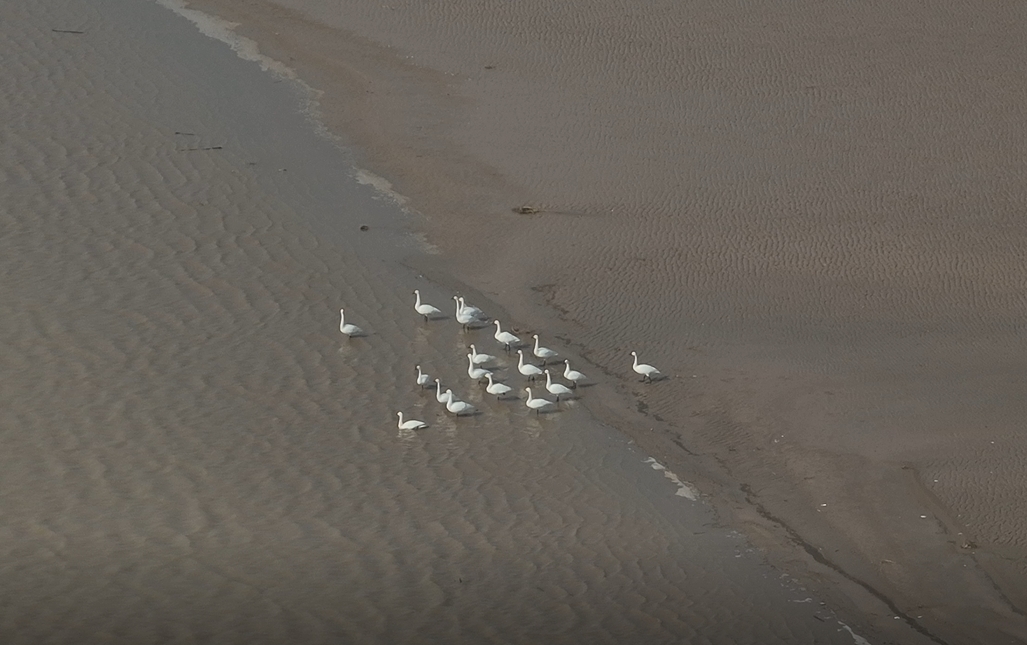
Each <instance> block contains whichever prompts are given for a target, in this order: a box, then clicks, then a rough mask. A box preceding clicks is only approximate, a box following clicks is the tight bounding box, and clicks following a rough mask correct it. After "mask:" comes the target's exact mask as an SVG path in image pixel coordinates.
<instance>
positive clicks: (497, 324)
mask: <svg viewBox="0 0 1027 645" xmlns="http://www.w3.org/2000/svg"><path fill="white" fill-rule="evenodd" d="M492 322H494V323H496V329H499V321H498V320H493V321H492Z"/></svg>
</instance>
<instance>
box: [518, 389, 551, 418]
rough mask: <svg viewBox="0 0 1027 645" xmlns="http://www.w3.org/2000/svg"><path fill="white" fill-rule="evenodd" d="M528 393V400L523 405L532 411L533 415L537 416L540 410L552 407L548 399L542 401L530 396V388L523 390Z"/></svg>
mask: <svg viewBox="0 0 1027 645" xmlns="http://www.w3.org/2000/svg"><path fill="white" fill-rule="evenodd" d="M524 389H525V390H526V391H527V392H528V400H527V401H525V402H524V405H526V406H528V408H529V409H531V410H534V411H535V414H536V415H538V413H539V411H540V410H545V409H546V408H548V407H549V406H551V405H553V402H552V401H550V400H549V399H542V398H538V397H532V396H531V388H530V387H526V388H524Z"/></svg>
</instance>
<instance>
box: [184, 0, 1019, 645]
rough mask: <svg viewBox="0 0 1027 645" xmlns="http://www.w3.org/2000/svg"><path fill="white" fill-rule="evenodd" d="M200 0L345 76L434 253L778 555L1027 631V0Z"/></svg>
mask: <svg viewBox="0 0 1027 645" xmlns="http://www.w3.org/2000/svg"><path fill="white" fill-rule="evenodd" d="M194 6H197V7H202V8H204V9H205V10H208V11H211V12H214V13H217V14H218V15H222V16H224V17H225V18H227V19H229V20H232V21H236V22H238V23H240V24H239V27H238V29H239V31H240V32H241V33H245V34H247V35H249V36H252V37H253V38H254V39H255V40H256V41H257V42H259V44H260V47H261V49H262V50H264V51H266V52H267V53H269V55H271V56H272V57H273V58H276V59H280V60H284V61H288V62H289V65H290V66H292V67H294V68H295V69H297V70H299V73H300V75H301V76H302V77H303V78H304V79H307V81H308V82H309V83H310V84H311V85H312V86H314V87H317V88H318V89H319V90H321V91H323V92H324V94H323V96H322V97H321V101H320V102H321V108H322V111H323V115H324V118H325V122H326V123H327V124H328V126H329V127H330V128H331V129H332V130H333V131H335V132H337V133H339V134H341V135H342V136H344V137H345V138H346V140H347V141H349V142H352V143H354V144H356V145H357V147H358V150H360V151H361V152H360V154H361V156H362V163H364V164H365V165H366V166H367V167H369V168H371V169H373V170H374V171H375V172H377V173H378V174H380V175H382V176H384V177H386V178H387V179H388V180H389V181H390V182H392V184H393V185H394V186H395V187H396V189H397V191H398V192H399V193H401V194H403V195H404V196H406V197H407V198H409V199H410V202H409V203H410V206H411V207H412V208H413V209H415V210H416V211H417V212H419V213H422V214H423V215H424V217H423V219H421V220H420V221H419V222H418V224H417V226H418V229H419V230H421V231H423V232H424V233H426V235H427V239H428V240H430V241H431V243H432V244H435V245H437V246H438V247H439V248H440V249H441V251H442V255H441V256H439V257H438V258H435V259H434V260H431V261H425V262H424V263H423V264H421V265H419V266H421V267H422V268H424V269H425V270H428V269H431V270H435V271H437V273H438V274H440V275H444V274H450V275H455V276H459V278H460V279H461V280H463V281H465V282H467V283H470V284H471V285H473V286H474V287H475V288H476V289H477V290H478V293H479V294H481V297H488V298H489V299H491V300H492V301H494V302H495V303H496V304H497V305H501V306H502V307H503V308H504V309H505V311H504V313H508V314H509V316H511V317H512V319H513V320H516V321H517V322H518V323H519V324H520V325H522V326H523V327H525V328H538V329H545V330H547V332H548V334H549V335H550V336H551V337H556V338H559V339H561V341H563V344H562V345H561V346H560V349H562V350H564V351H570V352H576V353H577V354H578V355H580V356H581V357H583V358H586V359H587V360H588V363H586V365H587V366H588V368H589V369H590V370H592V371H600V372H601V373H603V374H605V376H606V378H605V384H604V385H603V386H601V387H602V388H603V396H602V397H594V398H591V399H590V402H589V403H588V405H589V406H590V407H591V408H592V409H593V411H594V412H595V413H596V414H597V415H598V416H599V417H600V418H603V419H606V420H608V421H610V422H611V423H615V424H616V425H617V427H618V428H619V429H621V430H623V431H624V432H626V433H627V434H628V435H629V436H631V437H633V438H634V439H635V440H636V441H637V442H638V443H639V445H641V446H643V447H644V449H645V450H647V451H648V452H649V453H650V454H653V455H655V456H657V457H658V458H660V459H663V460H665V461H667V462H668V463H671V464H675V465H681V467H683V468H686V467H687V468H688V469H689V470H690V476H694V478H695V479H697V480H701V481H700V487H701V488H703V489H704V490H706V491H708V492H709V493H710V494H711V496H712V497H713V499H715V500H716V501H717V503H718V504H719V509H720V511H721V513H722V519H723V521H724V522H726V523H727V524H728V525H732V526H741V527H744V530H745V531H746V533H747V535H749V536H750V537H751V539H754V540H756V541H757V542H758V543H760V545H761V546H762V547H764V548H765V549H766V553H767V555H768V557H769V558H770V559H771V560H772V561H774V562H776V563H777V564H778V565H780V566H782V567H784V568H785V569H786V570H789V571H792V572H796V573H797V575H800V577H804V579H807V580H824V581H830V584H827V583H826V582H825V586H826V587H831V586H832V585H834V584H838V585H841V586H842V588H843V589H845V594H844V595H845V597H846V598H847V599H848V601H850V602H852V603H854V604H855V605H857V606H860V607H861V608H862V610H863V611H865V612H867V615H869V616H876V617H877V618H879V619H880V623H881V624H883V623H886V622H888V621H891V620H893V619H894V616H898V617H899V620H900V621H901V622H903V623H905V624H906V625H908V626H909V627H910V628H911V629H914V630H916V631H917V632H918V633H920V634H927V635H930V636H931V638H933V639H934V640H936V641H938V642H970V641H984V642H1010V641H1017V640H1024V639H1027V623H1025V619H1024V612H1025V610H1027V577H1025V576H1027V569H1025V568H1024V565H1023V563H1024V562H1025V561H1027V552H1025V548H1027V545H1025V544H1024V541H1023V535H1025V534H1027V530H1025V529H1027V527H1025V526H1024V522H1025V520H1023V519H1022V518H1027V508H1025V502H1024V500H1027V495H1025V494H1024V493H1025V492H1027V482H1025V476H1024V474H1023V464H1024V460H1025V456H1027V445H1025V443H1024V439H1023V432H1022V429H1023V421H1022V420H1023V418H1024V416H1025V415H1024V413H1025V403H1024V400H1025V398H1024V396H1023V379H1022V375H1023V373H1024V368H1025V364H1027V354H1025V350H1024V343H1023V336H1024V333H1023V332H1024V323H1023V321H1024V319H1025V314H1027V296H1025V293H1027V290H1025V287H1027V268H1025V267H1027V261H1025V260H1027V257H1025V252H1024V249H1025V248H1027V228H1025V226H1024V223H1023V217H1022V214H1023V212H1024V207H1025V205H1027V195H1025V189H1024V187H1023V183H1022V180H1021V178H1022V177H1023V176H1024V171H1025V170H1027V168H1025V165H1027V158H1025V155H1024V152H1023V151H1024V150H1027V145H1025V144H1027V141H1025V138H1027V137H1025V129H1024V126H1023V123H1022V105H1023V104H1024V102H1025V99H1027V89H1025V87H1027V86H1025V83H1024V82H1023V79H1022V74H1021V71H1022V69H1023V68H1024V66H1025V65H1024V64H1025V63H1027V61H1024V60H1023V58H1024V53H1023V49H1022V47H1020V46H1019V43H1021V42H1023V40H1024V36H1025V34H1024V33H1023V32H1024V29H1025V27H1024V25H1025V24H1027V22H1025V20H1024V18H1025V16H1024V13H1023V12H1024V9H1023V7H1022V6H1020V5H1017V4H1014V3H992V4H989V5H987V6H986V7H981V6H980V5H979V4H973V3H964V2H959V1H956V0H951V1H947V2H943V3H934V4H932V5H930V6H925V5H923V4H922V3H914V2H899V3H895V2H871V3H863V4H860V5H858V6H844V7H842V6H835V5H823V4H822V3H813V2H797V3H792V4H789V5H786V6H777V5H774V6H769V5H768V6H763V5H755V4H752V3H746V2H735V3H728V4H724V3H719V2H718V3H699V4H696V3H689V4H687V5H681V4H679V3H657V4H654V5H653V4H651V5H646V6H645V7H639V6H636V5H632V4H623V3H618V2H614V1H612V0H610V1H602V2H594V3H589V4H588V5H587V7H580V6H578V5H566V6H564V5H559V4H557V3H549V2H543V1H539V2H532V3H480V4H475V5H474V6H467V5H464V4H462V3H444V2H435V3H422V2H406V1H404V0H397V1H395V2H389V3H370V4H369V3H359V2H350V1H346V0H342V1H338V2H325V1H324V0H276V1H275V2H267V1H263V0H253V1H251V2H246V3H237V2H223V1H220V0H202V2H197V3H194ZM520 206H527V207H530V208H531V209H534V210H535V211H537V212H536V213H535V214H530V215H522V214H516V213H514V212H512V210H511V209H513V208H515V207H520ZM632 349H637V350H638V351H639V352H640V353H641V355H642V357H643V359H648V360H650V362H653V363H657V364H658V365H659V366H660V367H661V368H662V369H663V370H664V371H665V372H666V373H668V374H670V375H672V378H671V379H669V380H667V381H664V382H662V383H659V384H657V385H655V386H652V387H649V386H643V385H640V384H637V383H635V382H634V381H633V380H632V377H633V375H632V374H631V372H630V371H628V369H627V367H628V363H627V357H626V354H627V352H628V351H629V350H632ZM597 400H601V401H602V402H603V404H602V405H600V404H599V403H597V402H596V401H597ZM846 585H847V586H846Z"/></svg>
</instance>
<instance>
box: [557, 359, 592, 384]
mask: <svg viewBox="0 0 1027 645" xmlns="http://www.w3.org/2000/svg"><path fill="white" fill-rule="evenodd" d="M563 364H564V365H566V367H565V368H564V370H563V377H564V378H565V379H567V380H568V381H570V382H571V387H578V381H584V380H585V379H586V378H588V377H587V376H585V375H584V374H582V373H581V372H579V371H577V370H572V369H571V362H570V361H568V360H565V361H564V362H563Z"/></svg>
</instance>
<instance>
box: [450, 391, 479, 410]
mask: <svg viewBox="0 0 1027 645" xmlns="http://www.w3.org/2000/svg"><path fill="white" fill-rule="evenodd" d="M446 409H447V410H449V411H450V412H452V413H453V414H455V415H456V416H460V415H461V414H471V413H473V412H474V406H473V405H471V404H470V403H467V402H466V401H460V400H459V399H456V398H454V397H453V390H446Z"/></svg>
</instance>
